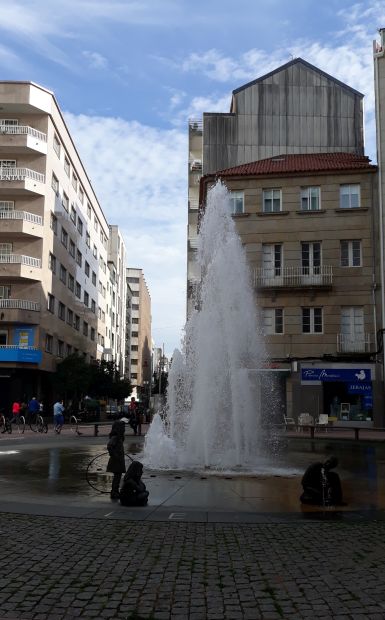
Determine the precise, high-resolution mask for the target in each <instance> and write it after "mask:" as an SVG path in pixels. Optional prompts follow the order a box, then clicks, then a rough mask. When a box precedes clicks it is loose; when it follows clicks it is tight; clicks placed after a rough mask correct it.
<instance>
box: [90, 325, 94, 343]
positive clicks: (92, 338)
mask: <svg viewBox="0 0 385 620" xmlns="http://www.w3.org/2000/svg"><path fill="white" fill-rule="evenodd" d="M90 338H91V340H95V328H94V327H91V335H90Z"/></svg>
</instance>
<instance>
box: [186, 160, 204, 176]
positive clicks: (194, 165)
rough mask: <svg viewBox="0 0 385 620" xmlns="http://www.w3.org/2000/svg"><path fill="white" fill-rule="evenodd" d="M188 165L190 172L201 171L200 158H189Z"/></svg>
mask: <svg viewBox="0 0 385 620" xmlns="http://www.w3.org/2000/svg"><path fill="white" fill-rule="evenodd" d="M189 167H190V170H191V172H199V174H200V173H201V172H202V160H200V159H190V161H189Z"/></svg>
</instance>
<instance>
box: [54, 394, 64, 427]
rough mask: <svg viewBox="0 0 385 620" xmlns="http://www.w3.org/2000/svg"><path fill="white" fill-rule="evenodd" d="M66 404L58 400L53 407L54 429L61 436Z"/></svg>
mask: <svg viewBox="0 0 385 620" xmlns="http://www.w3.org/2000/svg"><path fill="white" fill-rule="evenodd" d="M63 414H64V404H63V401H62V400H58V401H57V402H56V403H55V404H54V406H53V428H54V431H55V433H57V434H58V435H60V432H61V429H62V428H63V424H64V415H63Z"/></svg>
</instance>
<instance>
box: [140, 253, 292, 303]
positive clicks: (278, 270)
mask: <svg viewBox="0 0 385 620" xmlns="http://www.w3.org/2000/svg"><path fill="white" fill-rule="evenodd" d="M262 261H263V277H264V278H272V277H275V276H280V275H282V264H283V248H282V244H281V243H264V244H263V245H262ZM133 296H134V293H133ZM135 296H136V297H138V296H139V292H137V291H136V295H135Z"/></svg>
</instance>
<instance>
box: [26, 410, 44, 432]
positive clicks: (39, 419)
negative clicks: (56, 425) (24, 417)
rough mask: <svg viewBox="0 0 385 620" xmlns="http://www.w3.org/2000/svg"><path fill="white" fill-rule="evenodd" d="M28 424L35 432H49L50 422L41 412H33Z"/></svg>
mask: <svg viewBox="0 0 385 620" xmlns="http://www.w3.org/2000/svg"><path fill="white" fill-rule="evenodd" d="M28 424H29V428H30V429H31V431H33V432H34V433H48V424H47V422H45V420H44V418H43V416H41V415H40V413H31V414H30V416H29V420H28Z"/></svg>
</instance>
